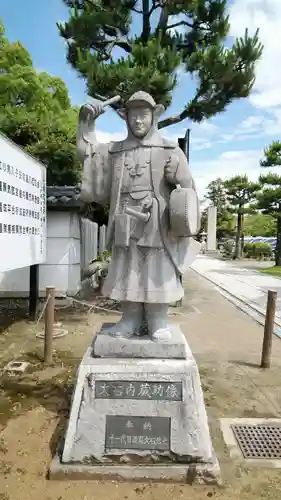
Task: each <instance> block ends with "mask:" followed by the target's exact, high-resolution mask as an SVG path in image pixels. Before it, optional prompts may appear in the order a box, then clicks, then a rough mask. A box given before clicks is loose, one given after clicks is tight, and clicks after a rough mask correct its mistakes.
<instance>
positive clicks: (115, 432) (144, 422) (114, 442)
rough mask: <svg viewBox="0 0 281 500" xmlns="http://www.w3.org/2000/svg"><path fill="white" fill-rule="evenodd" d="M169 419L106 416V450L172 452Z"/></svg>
mask: <svg viewBox="0 0 281 500" xmlns="http://www.w3.org/2000/svg"><path fill="white" fill-rule="evenodd" d="M170 437H171V419H170V418H169V417H133V416H120V415H107V416H106V431H105V449H106V451H107V452H108V451H109V450H126V449H135V450H149V451H152V450H159V451H169V450H170Z"/></svg>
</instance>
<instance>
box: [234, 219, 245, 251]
mask: <svg viewBox="0 0 281 500" xmlns="http://www.w3.org/2000/svg"><path fill="white" fill-rule="evenodd" d="M242 217H243V215H242V214H241V213H240V212H238V214H237V230H236V236H235V250H234V255H233V259H239V257H240V238H241V231H242Z"/></svg>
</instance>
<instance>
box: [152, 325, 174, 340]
mask: <svg viewBox="0 0 281 500" xmlns="http://www.w3.org/2000/svg"><path fill="white" fill-rule="evenodd" d="M171 337H172V334H171V331H170V328H158V330H156V331H155V332H153V333H152V335H151V340H154V342H167V341H168V340H170V339H171Z"/></svg>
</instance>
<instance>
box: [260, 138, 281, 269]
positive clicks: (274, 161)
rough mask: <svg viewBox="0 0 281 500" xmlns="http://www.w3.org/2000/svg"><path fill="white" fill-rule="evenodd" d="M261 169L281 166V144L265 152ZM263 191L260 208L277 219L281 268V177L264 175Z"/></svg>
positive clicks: (273, 144) (262, 176) (277, 247)
mask: <svg viewBox="0 0 281 500" xmlns="http://www.w3.org/2000/svg"><path fill="white" fill-rule="evenodd" d="M260 165H261V167H266V168H268V167H278V166H281V142H279V141H275V142H273V143H272V144H271V145H270V146H269V147H268V148H266V149H265V150H264V158H263V159H262V160H261V161H260ZM259 181H260V183H261V185H262V186H263V189H262V191H261V193H260V194H259V196H258V207H259V208H260V209H261V210H262V212H263V213H265V214H272V215H274V216H275V217H276V219H277V224H276V248H275V265H276V266H281V175H278V174H275V173H268V174H262V175H261V176H260V178H259Z"/></svg>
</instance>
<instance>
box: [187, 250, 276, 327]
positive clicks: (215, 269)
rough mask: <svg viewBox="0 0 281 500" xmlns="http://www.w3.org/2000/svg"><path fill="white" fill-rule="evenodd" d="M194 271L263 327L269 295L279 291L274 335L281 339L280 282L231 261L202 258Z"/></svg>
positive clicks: (193, 267)
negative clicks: (270, 292) (270, 291)
mask: <svg viewBox="0 0 281 500" xmlns="http://www.w3.org/2000/svg"><path fill="white" fill-rule="evenodd" d="M191 267H192V269H193V270H194V271H196V272H197V273H199V274H200V275H201V276H204V278H206V279H208V280H209V281H211V282H212V283H213V284H214V285H216V286H217V287H218V289H219V291H220V293H221V294H222V295H224V296H225V297H226V298H228V299H229V300H230V301H231V302H233V303H234V304H235V305H236V306H237V307H239V308H240V309H242V310H243V311H244V312H246V313H247V314H249V315H250V316H252V317H253V318H254V319H256V320H257V321H258V322H259V323H261V324H264V318H265V312H266V302H267V292H268V290H269V289H272V290H276V291H277V292H278V297H277V309H276V317H275V334H276V335H278V336H279V337H281V280H280V279H278V278H274V277H273V276H270V275H266V274H262V273H260V272H258V271H255V270H254V269H245V268H243V267H239V266H238V265H236V264H233V263H231V262H229V261H223V260H219V259H215V258H213V257H210V256H205V255H204V256H203V255H199V256H198V257H197V259H196V261H195V262H194V264H192V266H191Z"/></svg>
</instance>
